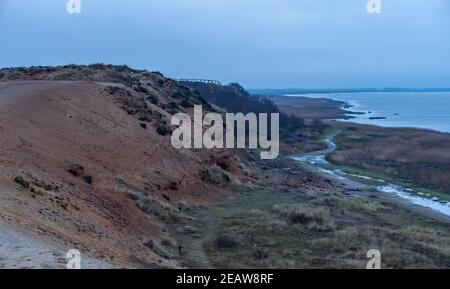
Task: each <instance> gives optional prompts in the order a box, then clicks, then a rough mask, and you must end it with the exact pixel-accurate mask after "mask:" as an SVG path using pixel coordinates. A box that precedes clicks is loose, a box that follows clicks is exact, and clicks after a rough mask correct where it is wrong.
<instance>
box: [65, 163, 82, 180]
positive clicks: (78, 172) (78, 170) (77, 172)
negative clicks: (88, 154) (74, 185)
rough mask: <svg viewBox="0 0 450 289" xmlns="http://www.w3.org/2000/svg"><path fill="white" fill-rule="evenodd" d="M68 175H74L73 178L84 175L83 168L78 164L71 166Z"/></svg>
mask: <svg viewBox="0 0 450 289" xmlns="http://www.w3.org/2000/svg"><path fill="white" fill-rule="evenodd" d="M68 172H69V173H71V174H72V175H74V176H75V177H78V176H82V175H83V174H84V168H83V166H81V165H79V164H72V165H71V166H70V168H69V170H68Z"/></svg>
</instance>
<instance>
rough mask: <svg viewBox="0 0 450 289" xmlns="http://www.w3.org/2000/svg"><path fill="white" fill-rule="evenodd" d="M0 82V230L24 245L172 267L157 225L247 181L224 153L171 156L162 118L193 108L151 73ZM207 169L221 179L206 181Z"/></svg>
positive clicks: (186, 94) (118, 262)
mask: <svg viewBox="0 0 450 289" xmlns="http://www.w3.org/2000/svg"><path fill="white" fill-rule="evenodd" d="M80 70H81V71H80ZM86 75H88V76H86ZM111 75H112V76H114V77H115V78H113V77H111ZM2 76H3V80H2V81H3V82H0V200H1V202H0V223H4V224H7V225H8V226H13V227H14V228H17V229H18V230H19V229H20V230H23V231H24V232H26V233H27V234H30V238H37V239H40V240H45V241H46V242H49V243H54V244H58V246H59V245H60V246H62V248H67V249H70V248H76V249H79V250H81V251H82V252H83V253H84V254H87V255H88V256H90V257H92V258H95V259H97V260H100V261H101V262H106V263H107V264H111V266H113V267H122V266H125V267H177V266H178V264H177V262H176V260H175V256H173V254H171V253H170V250H166V249H164V248H162V246H161V245H160V244H161V243H162V242H163V240H165V241H166V242H167V243H173V241H171V236H170V235H169V233H168V232H167V230H166V229H165V225H166V224H167V223H171V222H177V219H178V218H180V217H182V216H181V215H182V214H183V213H182V211H183V209H184V208H185V207H190V206H195V205H198V204H204V203H207V202H208V201H209V200H212V199H214V198H216V197H218V196H219V195H220V190H221V189H222V188H224V187H227V186H230V184H229V183H230V182H233V180H235V179H240V181H243V182H247V181H249V178H247V177H244V176H243V174H242V172H241V171H240V169H239V167H238V161H237V160H236V158H235V157H234V156H233V155H230V153H228V152H225V153H222V154H218V155H217V156H215V154H214V152H212V151H206V150H197V151H192V150H176V149H174V148H173V147H172V146H171V144H170V127H169V126H168V124H169V123H170V113H173V110H179V111H181V110H183V111H189V110H190V109H189V108H188V106H189V105H190V104H194V103H195V102H200V103H201V101H202V100H201V99H200V98H199V97H198V96H197V95H195V94H194V93H193V92H192V91H190V90H188V89H187V90H186V89H185V88H183V87H179V86H178V85H177V84H176V83H175V82H173V81H171V80H167V79H165V78H164V77H162V76H160V75H159V74H151V73H148V72H137V71H132V70H128V69H125V71H117V68H115V67H112V66H106V67H105V66H101V67H95V68H93V67H84V68H81V69H80V68H79V67H66V68H60V69H57V70H53V69H46V70H45V69H36V70H19V71H17V70H6V71H5V70H2V73H1V74H0V77H2ZM18 79H21V80H20V81H19V80H18ZM75 79H84V80H85V81H74V80H75ZM55 80H59V81H55ZM112 81H114V82H112ZM180 103H182V104H183V105H180ZM187 104H189V105H187ZM171 110H172V111H171ZM224 164H226V165H224ZM211 171H213V172H214V171H219V172H220V173H219V174H215V175H214V174H213V177H212V178H213V179H212V180H211V179H208V177H210V178H211V174H212V173H211ZM222 176H223V178H222ZM180 212H181V213H180ZM175 245H176V244H174V246H175ZM55 246H56V245H55ZM50 247H51V246H50ZM30 258H33V256H30ZM37 266H38V264H37Z"/></svg>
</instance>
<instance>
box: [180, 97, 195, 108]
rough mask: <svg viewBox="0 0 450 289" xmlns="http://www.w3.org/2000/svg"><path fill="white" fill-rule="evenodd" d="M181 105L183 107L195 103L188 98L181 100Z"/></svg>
mask: <svg viewBox="0 0 450 289" xmlns="http://www.w3.org/2000/svg"><path fill="white" fill-rule="evenodd" d="M180 105H181V106H182V107H186V108H187V107H192V106H193V104H192V103H190V102H189V101H188V100H187V99H183V100H182V101H181V102H180Z"/></svg>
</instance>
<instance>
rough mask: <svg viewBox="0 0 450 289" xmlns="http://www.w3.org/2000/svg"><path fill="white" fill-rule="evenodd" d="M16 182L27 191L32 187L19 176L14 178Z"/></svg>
mask: <svg viewBox="0 0 450 289" xmlns="http://www.w3.org/2000/svg"><path fill="white" fill-rule="evenodd" d="M14 182H16V183H18V184H19V185H21V186H22V187H23V188H25V189H28V188H29V187H30V183H29V182H27V181H25V180H24V179H23V178H22V177H19V176H17V177H15V178H14Z"/></svg>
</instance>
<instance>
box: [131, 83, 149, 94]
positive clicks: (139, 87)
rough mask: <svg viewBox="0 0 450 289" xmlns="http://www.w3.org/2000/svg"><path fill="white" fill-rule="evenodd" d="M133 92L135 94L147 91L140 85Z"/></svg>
mask: <svg viewBox="0 0 450 289" xmlns="http://www.w3.org/2000/svg"><path fill="white" fill-rule="evenodd" d="M134 90H135V91H136V92H142V93H148V89H147V88H145V87H143V86H140V85H139V86H138V87H135V88H134Z"/></svg>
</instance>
